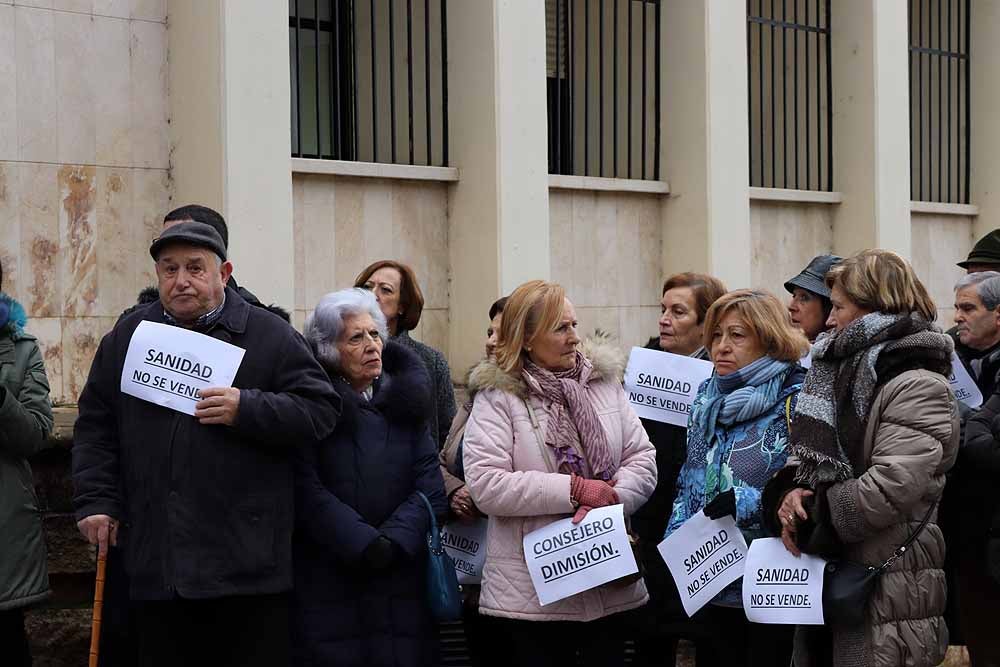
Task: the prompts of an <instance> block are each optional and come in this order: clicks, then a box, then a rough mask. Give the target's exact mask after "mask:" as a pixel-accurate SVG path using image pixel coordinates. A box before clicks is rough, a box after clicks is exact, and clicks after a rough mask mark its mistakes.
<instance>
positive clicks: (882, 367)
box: [791, 312, 953, 488]
mask: <svg viewBox="0 0 1000 667" xmlns="http://www.w3.org/2000/svg"><path fill="white" fill-rule="evenodd" d="M952 349H953V345H952V342H951V339H950V338H949V337H948V336H945V335H944V334H942V333H940V331H939V330H938V329H937V327H936V326H935V325H934V324H933V323H932V322H928V321H927V320H925V319H924V318H923V317H921V316H920V315H919V314H917V313H906V314H901V315H887V314H885V313H880V312H874V313H869V314H868V315H865V316H863V317H859V318H858V319H856V320H854V321H853V322H851V323H850V324H848V325H847V326H846V327H844V328H843V329H842V330H840V331H834V332H830V333H825V334H820V337H819V338H818V339H817V341H816V344H815V345H814V346H813V352H812V367H811V368H810V369H809V372H808V373H807V374H806V381H805V384H804V385H803V386H802V391H801V392H800V393H799V399H798V403H797V404H796V407H795V419H793V420H792V431H791V446H792V453H793V454H794V455H795V456H796V457H798V459H799V467H798V470H797V472H796V475H795V480H796V481H797V482H800V483H803V484H806V485H808V486H810V487H811V488H816V487H817V486H818V485H820V484H832V483H834V482H840V481H843V480H846V479H851V478H853V477H856V476H858V475H860V474H861V473H862V472H863V471H864V467H865V466H864V461H863V460H862V459H863V452H864V437H865V430H866V428H867V425H868V413H869V411H870V410H871V406H872V401H873V400H874V399H875V394H876V392H877V390H878V388H879V387H880V386H881V385H882V384H884V383H885V382H887V381H888V380H890V379H891V377H893V376H894V375H898V373H899V372H901V371H902V370H905V369H907V368H926V369H928V370H933V371H935V372H943V373H947V372H948V369H949V368H950V359H951V351H952ZM894 358H895V359H898V360H899V362H898V363H896V364H894V365H893V366H895V367H892V366H890V364H889V363H888V362H889V361H890V360H892V359H894ZM876 364H877V365H878V366H877V367H876Z"/></svg>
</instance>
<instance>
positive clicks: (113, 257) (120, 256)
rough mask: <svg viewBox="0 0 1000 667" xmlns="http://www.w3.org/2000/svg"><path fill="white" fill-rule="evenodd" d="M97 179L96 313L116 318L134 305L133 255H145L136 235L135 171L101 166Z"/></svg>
mask: <svg viewBox="0 0 1000 667" xmlns="http://www.w3.org/2000/svg"><path fill="white" fill-rule="evenodd" d="M96 180H97V183H96V190H97V192H96V199H97V201H96V206H95V211H96V220H97V234H96V236H97V239H98V242H97V259H98V263H97V308H96V314H98V315H104V316H117V315H118V314H120V313H121V312H122V311H123V310H124V309H125V308H127V307H128V306H130V305H132V304H133V303H135V292H136V287H137V285H135V284H134V283H135V276H134V275H133V271H132V256H133V254H137V255H142V254H145V253H144V249H143V248H141V247H139V246H138V244H137V243H136V242H135V235H134V234H133V232H134V225H133V220H134V217H133V214H132V170H131V169H120V168H107V167H100V168H98V169H97V179H96Z"/></svg>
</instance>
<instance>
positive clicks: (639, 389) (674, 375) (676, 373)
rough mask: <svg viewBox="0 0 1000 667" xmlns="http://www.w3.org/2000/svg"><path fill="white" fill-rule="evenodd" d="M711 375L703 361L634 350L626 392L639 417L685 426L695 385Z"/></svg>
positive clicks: (710, 370)
mask: <svg viewBox="0 0 1000 667" xmlns="http://www.w3.org/2000/svg"><path fill="white" fill-rule="evenodd" d="M711 375H712V364H711V363H710V362H708V361H705V360H704V359H692V358H691V357H684V356H681V355H679V354H671V353H670V352H660V351H657V350H647V349H646V348H642V347H633V348H632V354H631V355H630V356H629V359H628V368H627V369H626V370H625V392H626V393H627V394H628V400H629V403H631V404H632V409H633V410H635V413H636V414H637V415H639V416H640V417H644V418H646V419H652V420H655V421H658V422H665V423H667V424H674V425H676V426H687V422H688V414H689V413H690V412H691V401H693V400H694V397H695V394H697V393H698V386H699V385H700V384H701V383H702V382H703V381H704V380H706V379H707V378H708V377H710V376H711Z"/></svg>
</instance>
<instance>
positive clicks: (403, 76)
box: [288, 0, 448, 166]
mask: <svg viewBox="0 0 1000 667" xmlns="http://www.w3.org/2000/svg"><path fill="white" fill-rule="evenodd" d="M447 21H448V19H447V14H446V0H289V2H288V31H289V49H290V53H289V61H290V70H291V83H292V109H291V114H292V156H293V157H304V158H319V159H328V160H352V161H363V162H385V163H392V164H416V165H431V166H447V165H448V80H447V67H446V63H447V60H448V53H447V46H446V39H445V35H446V34H447Z"/></svg>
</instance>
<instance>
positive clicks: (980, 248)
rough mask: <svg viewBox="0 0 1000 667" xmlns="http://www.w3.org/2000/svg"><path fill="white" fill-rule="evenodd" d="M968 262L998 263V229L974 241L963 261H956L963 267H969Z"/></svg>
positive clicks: (999, 243) (999, 259)
mask: <svg viewBox="0 0 1000 667" xmlns="http://www.w3.org/2000/svg"><path fill="white" fill-rule="evenodd" d="M970 264H995V265H1000V229H994V230H993V231H992V232H990V233H989V234H987V235H986V236H984V237H983V238H981V239H979V240H978V241H976V245H974V246H972V251H971V252H970V253H969V256H968V257H967V258H966V259H965V261H964V262H959V263H958V265H959V266H960V267H962V268H963V269H967V268H969V265H970Z"/></svg>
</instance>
